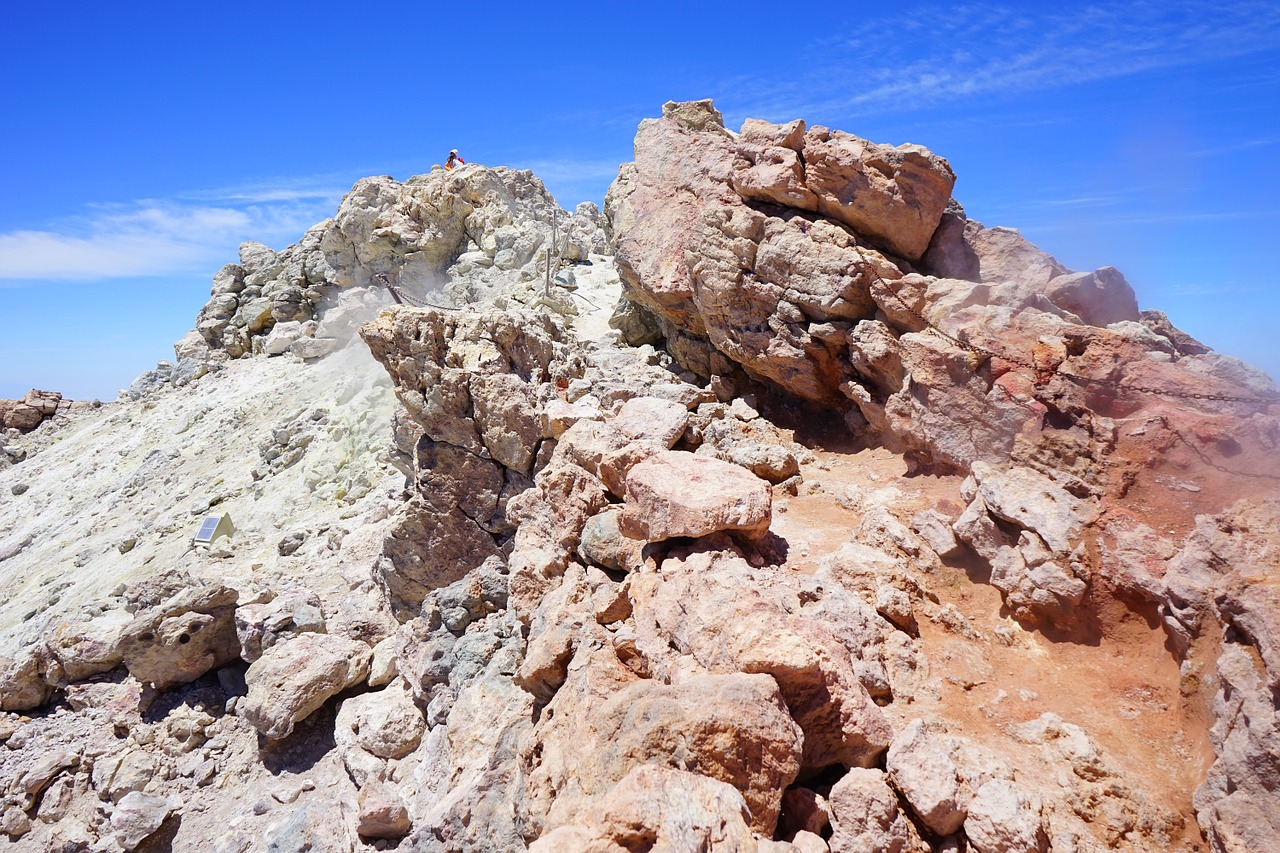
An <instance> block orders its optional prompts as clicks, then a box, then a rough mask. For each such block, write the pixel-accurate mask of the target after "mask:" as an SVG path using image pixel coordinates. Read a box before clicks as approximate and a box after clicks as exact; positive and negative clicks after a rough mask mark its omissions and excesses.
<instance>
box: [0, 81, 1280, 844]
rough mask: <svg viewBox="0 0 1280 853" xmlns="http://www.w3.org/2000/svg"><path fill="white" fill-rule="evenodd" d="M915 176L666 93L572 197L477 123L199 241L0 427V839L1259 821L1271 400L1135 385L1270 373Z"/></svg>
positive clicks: (760, 836) (587, 835) (865, 148)
mask: <svg viewBox="0 0 1280 853" xmlns="http://www.w3.org/2000/svg"><path fill="white" fill-rule="evenodd" d="M953 184H954V174H953V173H952V171H951V168H950V166H949V165H948V164H947V163H946V161H945V160H943V159H942V158H940V157H938V156H936V155H934V154H932V153H931V152H929V151H928V150H926V149H924V148H921V147H919V146H915V145H904V146H898V147H890V146H884V145H878V144H875V143H872V142H869V141H867V140H862V139H859V138H858V137H855V136H853V135H852V134H849V133H845V132H842V131H839V130H831V129H827V128H820V127H811V126H808V125H806V124H805V123H804V122H802V121H798V120H797V121H793V122H790V123H787V124H780V125H775V124H770V123H766V122H762V121H756V120H749V121H748V122H747V123H746V124H745V125H744V126H743V128H742V129H741V131H740V132H739V133H734V132H732V131H729V130H727V129H726V128H724V126H723V119H722V117H721V115H720V114H719V113H718V111H716V110H715V108H714V106H713V105H712V104H711V103H710V102H689V103H671V104H667V105H666V106H665V107H664V108H663V111H662V118H660V119H652V120H646V121H645V122H644V123H642V125H641V127H640V130H639V133H638V135H637V144H636V161H635V162H634V163H632V164H626V165H624V166H623V168H622V169H621V171H620V174H619V179H618V180H617V181H616V182H615V183H614V185H613V187H612V188H611V189H610V192H609V196H608V201H607V204H606V209H607V214H608V216H607V217H603V218H602V217H601V216H600V215H599V212H598V211H597V210H595V208H594V205H590V204H584V205H579V206H578V208H577V209H576V210H575V211H574V213H572V214H569V213H567V212H565V211H560V210H558V207H557V206H556V205H555V203H554V200H552V199H551V198H550V196H549V195H548V194H547V193H546V190H545V188H544V187H543V186H542V184H541V183H540V182H539V181H538V180H537V179H536V178H535V177H533V176H532V175H531V174H530V173H527V172H519V171H515V170H509V169H502V168H497V169H486V168H485V167H481V166H475V165H474V164H473V165H468V166H464V167H461V168H460V169H458V170H455V171H453V172H449V173H445V172H444V171H443V170H434V171H433V172H432V173H430V174H428V175H424V176H418V177H416V178H412V179H410V180H408V181H405V182H403V183H402V182H397V181H394V180H392V179H390V178H370V179H366V180H363V181H360V182H358V183H357V184H356V186H355V187H354V188H353V190H352V192H351V193H349V194H348V195H347V197H346V198H344V200H343V202H342V205H341V207H340V208H339V210H338V211H337V213H336V215H335V217H334V218H333V219H331V220H327V221H326V222H323V223H320V224H319V225H317V226H316V227H314V228H312V229H311V230H309V231H308V232H307V233H306V234H305V235H304V236H303V237H302V238H301V240H300V241H299V242H298V243H297V244H295V245H293V246H290V247H287V248H285V249H283V250H280V251H276V250H273V249H271V248H268V247H266V246H263V245H261V244H256V243H249V244H245V246H243V247H242V249H241V253H240V259H239V262H238V263H236V264H232V265H229V266H227V267H225V268H223V270H221V271H220V272H219V273H218V274H217V275H216V276H215V278H214V282H213V288H212V293H211V299H210V302H209V304H208V305H206V306H205V308H204V310H202V312H201V315H200V317H199V318H198V319H197V323H196V327H197V328H196V329H195V330H194V331H193V332H192V333H191V334H189V335H188V336H187V337H186V338H184V339H183V341H181V342H179V344H178V345H177V346H176V347H175V355H176V357H177V361H176V363H173V364H168V366H167V367H166V366H165V365H161V366H158V367H157V369H156V370H155V371H151V372H149V373H148V374H144V376H143V377H141V378H140V380H139V382H137V383H135V385H134V387H133V388H132V389H131V390H130V392H129V393H128V394H127V395H126V396H125V397H124V398H122V400H120V401H117V403H113V404H107V405H105V406H102V407H101V408H100V409H98V408H92V407H87V406H85V407H79V408H76V407H73V406H69V405H64V402H65V401H63V402H60V401H57V400H54V399H53V398H52V396H41V397H39V399H36V398H31V399H30V400H28V401H24V402H23V403H22V405H23V406H25V407H26V408H28V409H31V410H33V411H36V410H39V411H40V412H41V413H42V415H41V423H40V424H39V425H37V426H35V428H34V429H32V430H31V431H30V432H22V433H19V432H18V431H17V429H15V428H13V427H9V426H8V425H7V423H6V430H5V432H4V443H3V445H2V446H0V450H2V451H3V453H0V466H3V467H0V569H3V570H4V572H5V573H6V578H8V583H9V584H10V589H9V592H8V594H7V595H6V596H4V597H3V600H0V711H2V712H0V830H3V831H4V832H5V833H6V834H7V835H8V840H9V841H10V844H11V846H12V847H14V849H16V850H22V851H25V850H31V851H41V853H43V851H48V850H57V851H86V850H93V851H106V850H124V849H137V850H151V849H161V848H165V849H167V848H169V847H171V848H172V849H194V848H196V847H199V846H201V845H205V846H208V847H210V849H212V850H214V851H215V853H250V851H252V853H258V851H263V850H266V851H302V850H313V851H315V850H326V851H329V850H331V851H342V853H348V851H357V850H358V851H370V850H381V849H389V848H393V847H394V848H396V849H404V850H422V851H439V852H440V853H444V851H502V853H507V851H511V853H519V851H526V850H536V851H559V850H578V849H582V850H600V851H606V850H608V851H621V850H637V849H653V850H659V849H661V850H672V851H676V850H686V849H698V850H707V851H757V853H764V851H771V853H782V851H803V853H810V851H812V853H824V851H825V853H852V851H863V850H872V849H874V850H886V851H895V853H906V851H918V853H925V851H927V850H933V849H939V850H950V849H961V848H964V849H971V850H976V851H979V852H980V853H995V852H996V851H1028V853H1045V851H1048V850H1104V849H1107V850H1117V851H1122V853H1138V851H1143V853H1145V851H1148V850H1152V849H1163V850H1188V851H1190V850H1203V849H1209V850H1213V851H1215V853H1224V852H1225V851H1233V850H1242V849H1250V850H1255V849H1256V850H1268V849H1273V848H1276V847H1277V846H1278V844H1277V842H1276V839H1277V837H1278V835H1277V832H1278V831H1277V829H1276V825H1275V819H1274V817H1273V814H1272V813H1273V812H1274V809H1273V808H1272V807H1271V806H1272V801H1273V800H1274V791H1275V788H1276V784H1275V783H1276V779H1275V777H1276V773H1275V772H1274V771H1275V767H1274V764H1275V762H1274V761H1273V760H1272V757H1273V756H1274V755H1275V754H1278V753H1280V747H1277V731H1276V726H1275V719H1276V699H1275V697H1276V695H1277V685H1278V684H1280V677H1277V674H1276V673H1277V671H1278V670H1277V666H1278V664H1277V656H1278V653H1277V650H1278V649H1280V642H1278V641H1277V639H1276V636H1277V635H1276V630H1277V625H1276V616H1275V614H1276V613H1277V612H1280V610H1278V609H1277V601H1276V600H1275V599H1276V596H1275V594H1274V593H1275V582H1274V578H1275V574H1276V568H1277V566H1278V565H1280V561H1278V559H1277V554H1278V553H1280V551H1278V550H1277V548H1278V547H1280V546H1278V545H1277V541H1276V539H1277V531H1278V530H1280V518H1278V517H1277V506H1280V504H1277V501H1276V498H1275V494H1274V488H1273V485H1274V483H1275V482H1276V479H1275V478H1276V477H1277V476H1280V471H1276V470H1275V467H1274V466H1275V458H1276V451H1277V450H1278V449H1280V423H1278V422H1277V416H1276V413H1277V409H1276V408H1274V407H1272V408H1267V406H1266V405H1251V404H1246V403H1243V402H1239V401H1235V402H1232V401H1224V400H1206V399H1204V398H1190V397H1178V396H1170V395H1169V394H1164V395H1154V394H1148V393H1145V392H1138V391H1136V390H1134V389H1133V387H1132V386H1141V387H1143V388H1157V387H1158V388H1159V389H1160V390H1162V391H1166V392H1170V393H1172V394H1192V393H1202V392H1204V391H1205V390H1206V389H1209V390H1211V391H1214V392H1215V393H1216V392H1217V391H1219V390H1221V389H1223V388H1230V389H1233V390H1234V391H1235V392H1236V394H1237V395H1246V396H1247V395H1258V394H1263V395H1265V394H1267V393H1271V392H1273V391H1274V388H1273V387H1271V386H1270V384H1269V383H1267V382H1266V381H1265V380H1263V379H1262V378H1260V377H1259V376H1258V375H1257V374H1256V373H1254V372H1252V371H1251V370H1250V369H1249V368H1247V366H1244V365H1240V364H1239V363H1236V362H1233V361H1231V360H1229V359H1225V358H1222V357H1220V356H1217V355H1216V354H1213V353H1212V352H1209V351H1208V350H1207V348H1205V347H1203V346H1201V345H1199V344H1196V342H1194V341H1192V340H1190V339H1189V338H1188V337H1187V336H1185V335H1184V334H1182V333H1180V332H1178V331H1177V330H1176V329H1175V328H1173V326H1172V325H1171V324H1170V323H1169V322H1168V320H1167V318H1164V317H1163V315H1159V314H1158V312H1148V311H1143V312H1139V311H1138V309H1137V305H1136V301H1135V300H1134V299H1133V293H1132V290H1131V289H1130V288H1129V287H1128V285H1127V283H1126V282H1125V281H1124V278H1123V276H1121V275H1120V274H1119V273H1118V272H1117V271H1115V270H1113V269H1111V268H1105V267H1104V268H1102V269H1100V270H1097V271H1094V272H1090V273H1074V272H1072V271H1070V270H1067V269H1066V268H1065V267H1063V266H1062V265H1061V264H1059V263H1058V262H1057V261H1055V260H1054V259H1053V258H1051V257H1050V256H1048V255H1047V254H1045V253H1044V252H1042V251H1040V250H1039V249H1037V248H1036V247H1034V246H1032V245H1031V244H1030V243H1028V242H1027V241H1026V240H1024V239H1023V238H1022V237H1021V236H1020V235H1019V234H1018V233H1017V232H1016V231H1014V230H1012V229H1006V228H986V227H984V226H982V225H981V224H980V223H975V222H971V221H969V220H968V219H967V218H966V217H965V215H964V210H963V207H961V205H960V204H959V203H958V202H957V201H956V200H955V199H952V198H950V193H951V191H952V187H953ZM553 229H554V233H555V237H554V239H555V241H556V246H557V248H558V250H559V254H560V257H561V259H562V261H563V263H561V264H558V265H555V266H554V267H553V268H552V269H550V270H548V269H547V266H546V248H547V247H548V246H550V245H551V244H552V240H553ZM614 240H616V247H617V258H616V260H617V268H616V271H615V269H614V263H613V259H612V258H611V257H609V256H608V254H607V253H608V252H610V251H612V250H613V243H612V242H611V241H614ZM377 276H385V277H386V281H388V282H390V283H392V284H393V285H395V286H397V287H398V288H399V289H400V291H401V292H403V293H404V294H406V295H408V296H411V297H418V298H419V299H425V300H426V301H431V302H436V303H437V306H443V305H451V306H453V308H448V307H425V308H416V307H412V306H409V305H406V306H394V307H392V306H391V304H390V303H391V294H390V292H389V291H388V289H387V287H386V286H385V284H383V283H382V280H381V279H379V278H377ZM620 292H622V295H624V296H625V299H624V300H623V304H622V306H621V307H620V310H619V311H618V312H617V313H616V315H615V321H614V324H615V325H616V326H617V330H616V331H615V332H608V331H607V330H606V326H605V320H606V315H607V313H608V310H609V307H610V303H612V302H613V301H614V300H615V299H616V298H617V297H618V295H619V293H620ZM383 309H386V310H383ZM378 312H381V313H378ZM926 323H928V324H933V325H934V326H936V327H937V328H939V329H942V330H943V331H945V332H946V335H948V336H950V337H946V336H940V335H938V334H936V333H934V332H930V331H928V330H927V329H926V327H925V324H926ZM965 341H971V342H973V343H974V344H976V346H977V347H979V348H981V349H974V348H968V349H966V348H965V346H964V345H963V344H964V342H965ZM628 342H629V343H628ZM348 344H351V345H350V346H349V345H348ZM366 350H367V352H366ZM991 351H997V354H996V355H992V354H991ZM370 353H371V354H372V359H371V358H370V357H369V354H370ZM999 353H1005V354H1007V355H1009V356H1011V357H1012V358H1016V360H1011V359H1006V358H1002V357H1001V355H1000V354H999ZM14 411H15V407H14V406H12V405H5V404H0V417H3V418H8V417H9V416H10V414H11V413H12V412H14ZM46 415H47V416H46ZM17 417H18V418H19V419H22V418H24V417H25V418H28V419H30V413H28V412H26V411H25V410H21V411H18V414H17ZM72 427H74V429H72ZM86 460H88V461H86ZM1240 472H1245V473H1247V474H1248V475H1249V476H1244V474H1242V473H1240ZM210 514H216V515H218V516H219V517H221V516H222V515H224V514H225V515H229V516H230V517H231V519H232V520H233V532H232V533H231V534H229V535H226V536H222V537H219V538H218V539H217V540H215V541H214V542H213V543H211V544H210V545H207V546H198V547H192V542H191V535H192V534H193V532H194V531H193V529H191V528H197V527H198V525H199V523H200V521H201V520H203V519H204V517H205V516H207V515H210ZM122 519H123V520H126V521H125V522H122ZM122 525H123V526H122ZM1046 674H1050V675H1051V676H1052V677H1048V676H1047V675H1046ZM1152 768H1159V770H1160V772H1159V773H1152V772H1151V769H1152ZM1206 768H1207V769H1206Z"/></svg>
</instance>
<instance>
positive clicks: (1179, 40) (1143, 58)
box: [720, 0, 1280, 118]
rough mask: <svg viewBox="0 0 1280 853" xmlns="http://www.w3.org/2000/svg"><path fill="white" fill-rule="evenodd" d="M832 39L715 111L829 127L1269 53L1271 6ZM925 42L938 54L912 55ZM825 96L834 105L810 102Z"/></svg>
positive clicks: (1049, 17)
mask: <svg viewBox="0 0 1280 853" xmlns="http://www.w3.org/2000/svg"><path fill="white" fill-rule="evenodd" d="M833 29H834V30H835V32H833V33H832V34H830V35H827V36H825V37H823V38H821V39H819V40H817V41H815V42H814V43H812V44H811V45H810V46H809V51H810V53H809V61H808V69H809V70H808V71H807V72H806V73H804V74H802V75H799V76H793V77H791V78H789V79H788V80H787V81H786V82H784V83H778V82H777V80H776V78H773V79H771V78H768V77H766V76H764V75H761V76H758V77H754V78H751V79H749V80H734V81H726V85H724V86H723V87H720V88H721V90H722V91H724V92H725V93H726V94H727V97H724V98H722V100H723V101H724V102H725V105H726V106H727V107H728V108H729V109H730V110H732V111H733V112H734V114H735V115H737V114H740V113H746V114H750V115H755V116H760V117H766V118H768V117H772V118H781V117H784V116H785V117H794V116H795V115H797V114H800V115H820V116H838V115H845V114H849V113H855V114H856V113H863V112H871V111H877V110H882V109H890V108H892V109H897V108H904V107H905V108H913V107H921V106H928V105H933V104H937V103H941V102H946V101H949V100H955V99H972V98H976V97H981V96H993V95H1017V94H1025V93H1029V92H1039V91H1047V90H1050V89H1054V88H1058V87H1062V86H1069V85H1075V84H1082V83H1090V82H1097V81H1103V80H1111V79H1118V78H1122V77H1126V76H1130V75H1134V74H1139V73H1142V72H1146V71H1154V70H1165V69H1173V68H1178V67H1191V66H1195V65H1197V64H1201V63H1205V62H1215V61H1222V60H1229V59H1232V58H1235V57H1240V56H1244V55H1247V54H1251V53H1262V52H1274V51H1275V50H1277V48H1280V6H1277V5H1276V4H1274V3H1265V2H1239V3H1231V4H1220V3H1209V2H1204V0H1184V2H1178V0H1171V2H1162V3H1155V2H1141V0H1139V2H1132V3H1126V4H1123V5H1121V4H1115V5H1106V6H1102V5H1094V6H1087V7H1085V8H1083V9H1077V8H1072V9H1071V10H1069V11H1064V12H1061V13H1059V12H1047V13H1042V12H1037V13H1027V12H1026V11H1025V9H1020V8H1018V7H1016V6H1008V5H1006V6H997V5H985V4H984V5H980V4H961V5H958V6H957V5H945V6H944V5H937V6H930V7H923V8H922V7H913V8H911V9H909V10H904V11H902V12H901V13H900V15H899V16H898V17H895V16H894V15H893V13H889V14H886V15H883V16H877V17H876V18H875V19H870V18H865V17H864V18H858V19H856V20H850V21H849V22H848V23H847V24H845V25H843V26H841V25H839V24H836V25H835V26H834V27H833ZM842 31H843V32H842ZM926 34H927V36H928V39H927V43H929V44H942V45H947V48H946V49H945V50H934V51H933V52H932V53H929V54H925V55H921V52H920V48H921V39H922V37H923V36H924V35H926ZM830 92H839V93H840V94H838V95H836V96H826V97H815V96H814V93H830Z"/></svg>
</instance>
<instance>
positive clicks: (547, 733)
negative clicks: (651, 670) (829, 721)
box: [522, 649, 802, 834]
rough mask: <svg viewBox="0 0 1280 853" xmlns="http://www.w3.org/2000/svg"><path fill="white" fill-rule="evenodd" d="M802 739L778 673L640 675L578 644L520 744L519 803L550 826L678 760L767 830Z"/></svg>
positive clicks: (543, 827)
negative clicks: (628, 779)
mask: <svg viewBox="0 0 1280 853" xmlns="http://www.w3.org/2000/svg"><path fill="white" fill-rule="evenodd" d="M801 740H802V736H801V733H800V730H799V728H798V727H797V726H796V725H795V723H793V722H792V720H791V718H790V716H789V714H788V712H787V706H786V705H784V704H783V701H782V696H781V695H780V694H779V692H778V686H777V684H776V683H775V682H774V680H773V679H772V678H770V677H768V676H764V675H746V674H726V675H712V674H694V675H690V676H688V677H686V678H683V679H680V680H678V681H675V682H673V683H671V684H663V683H661V682H659V681H656V680H654V679H641V678H638V677H637V676H636V675H635V674H634V673H632V672H631V671H630V670H628V669H627V668H626V667H624V666H623V665H622V664H621V662H619V661H618V659H617V658H616V657H615V656H614V654H613V652H612V651H610V650H600V651H590V650H585V649H584V650H583V651H581V652H579V654H578V655H577V656H576V657H575V658H574V661H573V663H572V664H571V665H570V667H569V678H568V680H567V681H566V682H565V684H564V686H563V687H561V688H560V690H559V692H558V693H557V694H556V697H555V699H554V700H553V701H552V702H551V703H550V704H549V705H548V706H547V708H546V710H545V711H543V713H542V716H541V719H540V720H539V722H538V723H537V725H535V726H534V729H533V732H532V734H531V735H530V738H529V741H528V742H527V744H526V746H525V747H524V752H523V758H522V763H523V765H524V771H525V777H526V779H527V782H526V786H525V799H524V805H525V808H526V809H527V810H528V813H529V817H530V820H531V821H532V825H533V826H536V827H540V831H548V830H550V829H554V828H556V827H557V826H561V825H564V824H566V823H577V822H580V821H581V819H582V816H583V815H584V814H586V813H587V812H588V811H589V810H590V809H591V808H592V807H594V806H596V805H598V804H599V803H600V798H601V797H602V796H603V795H605V794H606V793H607V792H608V790H609V789H610V788H611V787H612V786H613V785H614V784H615V783H616V782H618V781H620V780H621V779H622V778H623V776H625V775H626V774H627V773H628V772H629V771H631V770H632V769H634V768H636V767H639V766H641V765H658V766H669V767H680V768H682V769H687V770H690V771H693V772H696V773H700V774H702V775H704V776H710V777H712V778H714V779H719V780H720V781H722V782H726V783H728V784H730V785H732V786H733V787H734V788H736V789H737V790H738V791H740V792H741V794H742V796H743V797H744V798H745V800H746V802H747V804H748V806H749V807H750V810H751V817H750V819H749V822H750V825H751V827H752V828H753V829H755V830H756V831H758V832H762V833H765V834H771V833H772V831H773V827H774V825H775V823H776V822H777V819H778V813H779V809H780V804H781V799H782V791H783V789H784V788H786V787H787V786H788V785H789V784H790V783H791V781H792V780H794V779H795V775H796V773H797V772H798V770H799V768H800V761H799V759H800V744H801Z"/></svg>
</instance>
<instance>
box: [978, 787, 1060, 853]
mask: <svg viewBox="0 0 1280 853" xmlns="http://www.w3.org/2000/svg"><path fill="white" fill-rule="evenodd" d="M964 832H965V835H967V836H968V837H969V843H970V844H971V845H972V846H973V848H974V849H975V850H977V851H978V853H1044V851H1045V850H1047V849H1048V847H1049V839H1048V836H1047V835H1046V834H1045V831H1044V826H1043V824H1042V821H1041V815H1040V803H1039V801H1038V800H1036V799H1034V798H1032V797H1031V796H1029V795H1028V794H1027V793H1026V792H1024V791H1022V790H1020V789H1019V788H1018V786H1017V785H1015V784H1013V782H1010V781H1009V780H1007V779H992V780H990V781H989V782H986V783H984V784H983V785H982V787H980V788H978V791H977V793H975V794H974V796H973V800H972V801H971V802H970V803H969V814H968V816H967V817H966V818H965V821H964Z"/></svg>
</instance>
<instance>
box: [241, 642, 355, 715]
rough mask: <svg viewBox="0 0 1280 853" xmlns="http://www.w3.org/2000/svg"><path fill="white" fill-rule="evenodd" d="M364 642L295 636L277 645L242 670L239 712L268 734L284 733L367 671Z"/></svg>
mask: <svg viewBox="0 0 1280 853" xmlns="http://www.w3.org/2000/svg"><path fill="white" fill-rule="evenodd" d="M372 656H373V652H372V650H371V649H370V648H369V646H368V645H366V644H364V643H362V642H360V641H358V640H351V639H348V638H346V637H342V636H338V635H336V634H314V633H307V634H299V635H297V636H296V637H294V638H292V639H289V640H285V641H283V642H280V643H277V644H276V645H274V646H272V647H271V648H270V649H268V650H267V651H266V652H265V653H264V654H263V655H262V657H260V658H258V659H257V660H256V661H254V662H253V664H252V665H251V666H250V667H249V671H248V672H247V673H245V683H246V684H247V685H248V688H249V692H248V694H247V695H246V696H245V697H244V701H243V704H242V705H241V706H240V708H239V713H240V715H241V716H243V717H244V718H245V719H246V720H248V721H249V723H250V724H251V725H253V727H254V728H256V729H257V730H258V731H260V732H262V733H263V734H264V735H266V736H267V737H268V738H271V739H273V740H279V739H281V738H284V737H287V736H288V735H289V733H290V732H292V731H293V727H294V726H295V725H297V723H298V722H299V721H300V720H303V719H306V718H307V717H309V716H310V715H311V714H313V713H314V712H316V711H318V710H319V709H320V707H321V706H322V705H324V703H325V702H327V701H328V700H329V699H330V698H331V697H333V696H335V695H337V694H338V693H340V692H342V691H343V690H345V689H347V688H348V687H350V686H351V685H353V684H356V683H359V682H360V681H363V680H364V678H365V676H367V675H368V674H369V663H370V660H371V658H372Z"/></svg>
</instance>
